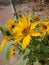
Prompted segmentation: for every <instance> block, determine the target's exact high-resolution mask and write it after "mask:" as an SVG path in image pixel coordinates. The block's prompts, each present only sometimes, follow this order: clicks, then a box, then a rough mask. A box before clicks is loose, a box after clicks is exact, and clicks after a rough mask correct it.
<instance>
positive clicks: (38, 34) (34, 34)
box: [29, 30, 41, 36]
mask: <svg viewBox="0 0 49 65" xmlns="http://www.w3.org/2000/svg"><path fill="white" fill-rule="evenodd" d="M29 33H30V35H31V36H41V34H40V33H39V32H35V31H34V30H30V32H29Z"/></svg>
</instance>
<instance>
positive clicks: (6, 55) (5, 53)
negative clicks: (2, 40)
mask: <svg viewBox="0 0 49 65" xmlns="http://www.w3.org/2000/svg"><path fill="white" fill-rule="evenodd" d="M12 44H13V41H12V40H11V41H9V42H7V43H6V44H5V46H4V47H3V51H2V53H3V59H4V62H5V64H7V62H8V59H9V55H10V46H11V45H12Z"/></svg>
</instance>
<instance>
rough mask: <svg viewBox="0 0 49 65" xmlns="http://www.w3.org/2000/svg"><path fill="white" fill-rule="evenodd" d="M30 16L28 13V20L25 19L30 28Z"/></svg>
mask: <svg viewBox="0 0 49 65" xmlns="http://www.w3.org/2000/svg"><path fill="white" fill-rule="evenodd" d="M31 15H32V14H31V13H30V14H29V16H28V19H27V23H28V26H30V19H31Z"/></svg>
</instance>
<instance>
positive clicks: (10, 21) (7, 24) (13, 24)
mask: <svg viewBox="0 0 49 65" xmlns="http://www.w3.org/2000/svg"><path fill="white" fill-rule="evenodd" d="M14 27H15V21H14V20H13V19H9V20H8V22H7V23H6V28H7V29H8V30H9V31H10V30H11V29H12V28H14Z"/></svg>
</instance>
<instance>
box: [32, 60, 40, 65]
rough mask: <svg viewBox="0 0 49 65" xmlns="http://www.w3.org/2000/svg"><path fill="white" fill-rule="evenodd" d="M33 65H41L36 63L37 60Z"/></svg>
mask: <svg viewBox="0 0 49 65" xmlns="http://www.w3.org/2000/svg"><path fill="white" fill-rule="evenodd" d="M33 65H41V64H40V63H39V62H38V60H37V61H36V62H34V64H33Z"/></svg>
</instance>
